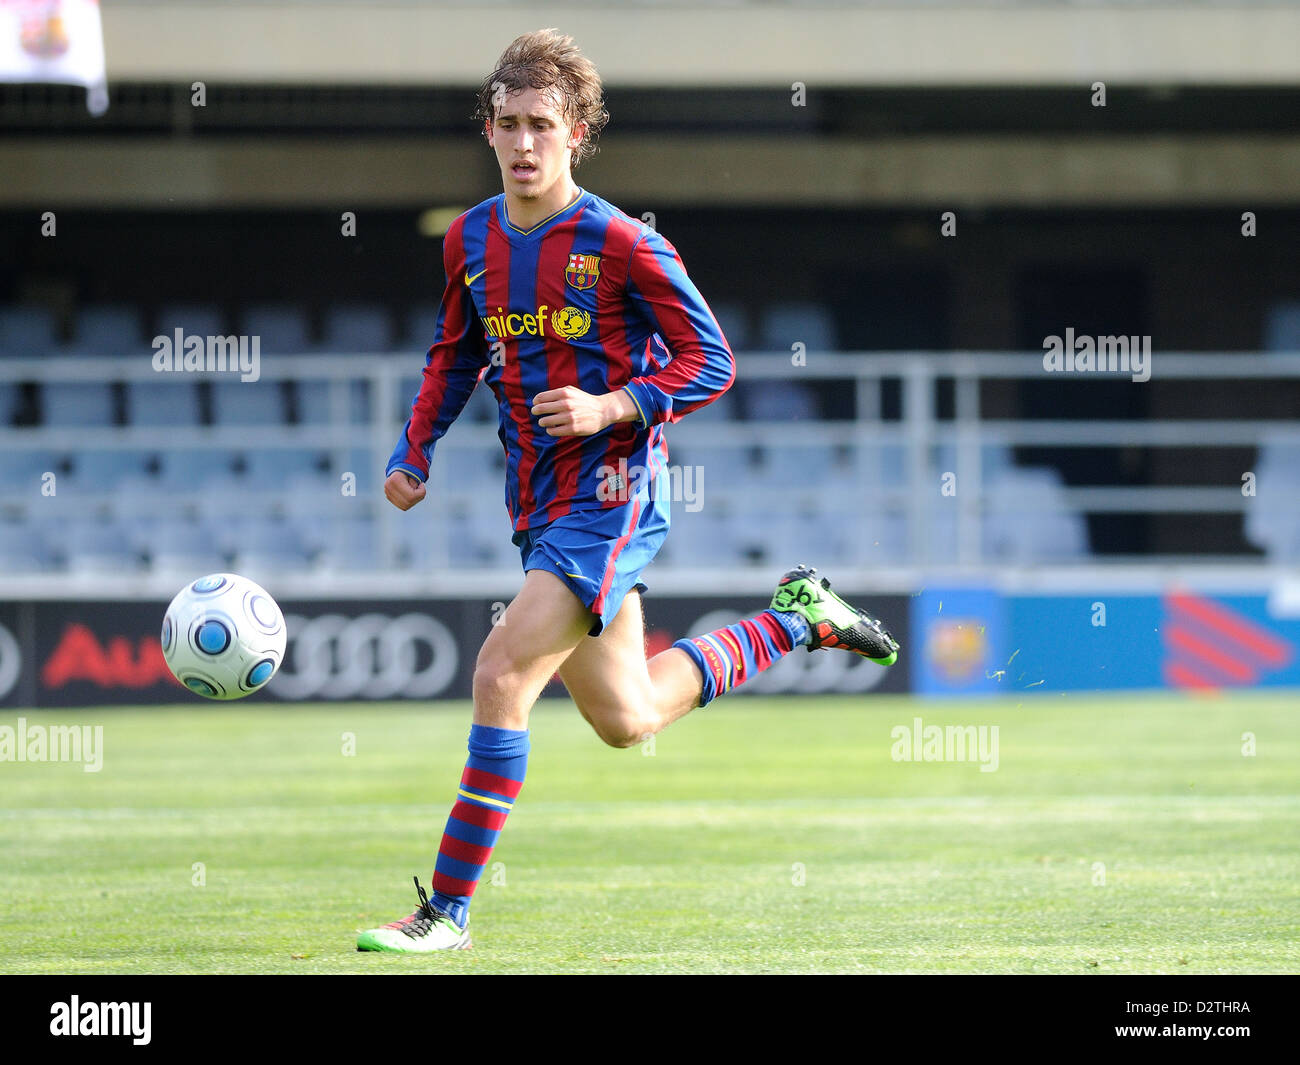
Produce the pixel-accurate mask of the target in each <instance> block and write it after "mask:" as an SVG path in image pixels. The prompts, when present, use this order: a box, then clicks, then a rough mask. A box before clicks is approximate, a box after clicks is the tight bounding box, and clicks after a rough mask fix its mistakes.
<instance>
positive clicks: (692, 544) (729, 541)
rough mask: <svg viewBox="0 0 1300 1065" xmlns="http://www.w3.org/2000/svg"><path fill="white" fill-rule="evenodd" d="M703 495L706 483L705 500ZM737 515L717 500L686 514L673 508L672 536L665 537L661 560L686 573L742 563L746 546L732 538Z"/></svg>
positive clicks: (736, 538) (735, 528) (735, 532)
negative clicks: (692, 570)
mask: <svg viewBox="0 0 1300 1065" xmlns="http://www.w3.org/2000/svg"><path fill="white" fill-rule="evenodd" d="M707 491H708V488H707V482H706V487H705V492H706V498H707ZM738 515H739V512H738V511H736V510H733V508H732V507H731V506H730V505H728V504H725V503H723V502H722V501H721V500H719V499H714V500H712V501H711V502H708V503H706V504H705V506H704V508H703V509H702V510H699V511H695V512H690V513H683V511H682V510H681V509H679V508H677V507H674V508H673V527H672V532H670V533H669V534H668V539H667V541H666V542H665V544H664V548H663V550H662V551H661V553H660V554H661V557H662V558H663V560H664V561H665V562H671V563H672V564H673V565H674V566H681V567H683V568H687V569H703V568H712V567H718V566H735V565H740V564H742V563H745V562H746V561H747V557H746V553H745V547H746V545H745V543H744V542H742V540H740V539H738V537H737V535H736V534H737V531H738V529H737V520H738ZM740 531H742V532H743V529H742V530H740Z"/></svg>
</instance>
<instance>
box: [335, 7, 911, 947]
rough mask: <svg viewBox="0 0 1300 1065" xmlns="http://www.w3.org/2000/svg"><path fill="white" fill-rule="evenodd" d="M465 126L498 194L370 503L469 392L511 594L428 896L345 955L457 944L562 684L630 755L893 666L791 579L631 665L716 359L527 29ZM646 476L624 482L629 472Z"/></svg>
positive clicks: (559, 63)
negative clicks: (794, 658) (496, 176)
mask: <svg viewBox="0 0 1300 1065" xmlns="http://www.w3.org/2000/svg"><path fill="white" fill-rule="evenodd" d="M476 118H479V119H481V120H482V121H483V123H484V132H485V134H486V136H487V140H488V143H489V144H490V145H491V146H492V148H493V150H494V151H495V152H496V156H497V161H498V163H499V164H500V167H501V177H502V182H503V184H504V191H503V193H502V194H501V195H500V196H496V197H493V198H492V199H489V200H485V201H484V202H483V203H481V204H479V205H478V206H477V207H474V208H472V209H471V210H469V211H467V212H466V213H465V214H463V215H461V216H460V217H459V218H457V219H456V221H455V222H453V223H452V225H451V227H450V228H449V229H448V231H447V236H446V240H445V242H444V245H443V261H444V266H445V269H446V272H447V287H446V290H445V291H444V293H443V297H442V306H441V308H440V309H439V312H438V321H437V328H436V331H435V335H434V338H433V345H432V347H431V348H430V350H429V354H428V357H427V360H426V365H425V370H424V381H423V383H422V385H421V388H420V394H419V395H418V396H417V397H416V399H415V402H414V404H413V407H412V411H411V418H410V420H409V421H408V422H407V423H406V427H405V429H404V430H403V433H402V438H401V440H400V441H399V442H398V445H397V449H396V450H395V451H394V452H393V456H392V458H391V459H390V460H389V463H388V470H387V473H388V478H387V481H386V482H385V485H384V494H385V495H386V496H387V498H388V499H389V501H390V502H392V503H393V504H394V505H395V506H397V507H399V508H400V509H402V510H409V509H410V508H411V507H413V506H414V505H415V504H416V503H418V502H420V500H421V499H423V498H424V495H425V485H424V482H425V480H426V479H427V478H428V474H429V462H430V459H431V457H432V454H433V448H434V444H435V443H436V442H437V440H438V439H439V438H441V437H442V435H443V434H444V433H445V432H446V431H447V428H448V426H450V425H451V423H452V422H453V421H454V420H455V418H456V416H457V415H458V414H459V413H460V412H461V410H462V409H463V408H464V406H465V403H466V401H467V400H468V399H469V395H470V392H471V391H472V390H473V389H474V386H475V385H476V383H477V382H478V380H479V378H480V376H481V377H482V379H483V380H484V381H485V382H486V383H487V384H488V386H489V387H490V388H491V389H492V391H493V394H494V395H495V396H496V399H497V404H498V407H499V410H500V418H501V436H502V439H503V441H504V444H505V450H506V505H507V509H508V510H509V513H510V517H511V519H512V521H513V523H514V528H515V534H514V543H515V544H516V545H517V546H518V547H519V551H520V555H521V557H522V560H523V568H524V582H523V587H522V589H521V590H520V592H519V594H518V595H517V596H516V597H515V599H514V600H513V601H512V602H511V603H510V605H509V607H508V608H507V609H506V612H505V615H504V618H503V623H502V624H499V625H496V626H494V627H493V628H492V631H491V632H490V633H489V634H488V637H487V639H486V640H485V641H484V642H483V646H482V648H481V649H480V651H479V654H478V661H477V663H476V664H475V668H474V722H473V725H472V726H471V727H470V735H469V760H468V763H467V764H466V767H465V771H464V773H463V775H462V776H461V779H460V788H459V790H458V793H457V798H456V802H455V805H454V806H453V808H452V811H451V816H450V817H449V818H448V820H447V826H446V830H445V833H444V835H443V837H442V843H441V846H440V847H439V848H438V858H437V862H436V865H435V867H434V874H433V894H432V896H426V894H425V891H424V889H423V888H422V887H421V886H420V882H419V879H418V877H417V878H416V885H415V886H416V891H417V893H418V895H419V899H420V905H419V908H418V909H417V910H416V911H415V912H414V913H413V914H411V915H410V916H409V917H406V918H403V919H402V920H399V921H394V922H393V923H391V924H388V925H385V926H384V927H382V928H375V929H371V930H369V931H367V932H363V933H362V934H361V936H360V938H359V939H358V940H357V949H358V950H385V951H400V952H426V951H434V950H459V949H464V948H467V947H469V946H470V936H469V928H468V922H469V918H468V910H469V904H470V899H471V897H472V895H473V894H474V889H475V887H476V886H477V884H478V881H479V878H480V877H481V876H482V873H483V870H484V868H485V867H486V865H487V863H488V859H489V856H490V855H491V853H492V848H493V846H494V845H495V844H496V841H497V837H498V836H499V835H500V832H501V829H502V827H503V826H504V824H505V821H506V817H507V815H508V814H509V813H510V809H511V807H512V806H513V804H514V802H515V799H516V797H517V796H518V794H519V790H520V788H521V787H522V785H523V782H524V769H525V766H526V764H527V761H528V715H529V711H530V710H531V709H532V706H533V703H534V702H536V700H537V698H538V696H539V695H540V694H541V692H542V689H543V688H544V687H545V686H546V684H547V682H548V681H549V680H550V678H551V677H552V676H553V675H554V674H555V673H556V672H558V673H559V675H560V678H561V679H562V680H563V681H564V684H565V687H566V688H568V690H569V693H570V695H572V697H573V700H574V702H575V703H576V704H577V706H578V710H579V712H580V713H581V714H582V716H583V717H584V718H586V719H587V721H588V722H589V723H590V724H591V727H592V728H593V729H595V731H596V733H597V735H599V736H600V738H601V739H602V740H604V741H605V742H606V743H608V744H610V745H611V746H613V747H630V746H632V745H633V744H635V743H638V742H640V741H641V740H642V739H644V738H645V736H646V735H648V734H650V733H655V732H658V731H659V730H660V729H662V728H664V727H665V726H667V725H669V724H671V723H672V722H673V721H676V720H677V719H678V718H679V717H681V716H682V715H683V714H686V713H688V712H689V711H691V710H692V709H694V708H695V707H697V706H704V705H705V704H706V703H708V702H709V701H710V700H712V699H715V698H717V697H718V696H719V695H722V694H723V693H724V692H726V691H729V690H730V689H731V688H733V687H735V686H736V685H737V684H741V683H743V682H744V681H745V680H747V679H748V678H749V677H751V676H753V675H754V674H755V673H758V672H760V671H761V670H764V669H766V668H767V667H768V666H770V665H772V664H773V663H774V662H776V661H777V660H778V659H780V658H781V657H782V656H783V655H785V654H787V653H789V652H790V651H791V650H793V649H794V648H795V647H797V646H799V645H803V646H805V647H807V648H808V650H809V651H812V650H814V649H817V648H822V647H833V648H843V649H844V650H847V651H850V652H853V653H855V654H859V655H862V656H864V657H866V658H870V659H872V660H873V661H875V662H879V663H880V664H881V665H891V664H893V662H894V661H895V659H896V658H897V657H898V645H897V644H896V643H895V642H894V640H893V638H892V637H891V636H890V635H889V634H888V633H887V632H885V631H884V629H883V628H882V627H881V625H880V623H879V622H877V621H873V620H872V619H871V618H870V617H868V616H867V615H866V614H865V613H863V612H862V611H860V610H857V609H856V608H854V607H852V606H850V605H849V604H848V603H846V602H844V600H842V599H840V598H839V597H838V596H837V595H835V594H834V593H833V592H831V590H830V584H829V582H827V581H826V580H825V579H821V578H818V577H817V575H816V571H815V570H812V569H809V568H807V567H805V566H799V567H798V568H796V569H794V570H791V571H790V572H789V573H787V574H786V575H785V576H784V577H782V578H781V581H780V583H779V584H778V586H777V589H776V594H775V595H774V596H773V598H772V605H771V607H770V608H769V609H768V610H765V611H763V612H762V613H761V614H759V615H757V616H756V617H752V618H749V619H747V620H745V621H741V622H740V623H739V624H736V625H731V626H728V627H726V628H723V629H718V630H717V631H716V632H711V633H707V634H705V635H702V636H695V637H691V638H688V639H684V640H679V641H678V642H677V643H676V644H674V645H673V646H672V647H671V648H669V649H668V650H666V651H664V652H663V653H661V654H658V655H656V656H655V657H654V658H652V659H650V660H649V661H647V660H646V657H645V635H644V620H643V616H642V611H641V595H640V593H641V591H642V590H643V589H644V588H645V585H644V584H642V583H640V575H641V571H642V569H644V568H645V567H646V566H647V565H648V564H649V562H650V560H651V559H653V558H654V556H655V553H656V552H657V551H658V550H659V547H660V545H661V544H662V543H663V541H664V537H665V536H666V535H667V532H668V520H669V507H668V502H669V492H668V490H667V489H668V473H667V458H668V453H667V448H666V445H665V442H664V430H663V426H664V424H665V423H667V422H674V421H677V420H678V419H680V418H681V417H683V416H684V415H687V414H689V413H690V412H691V411H693V410H696V409H698V408H699V407H702V406H704V405H705V404H707V403H711V402H712V401H713V400H715V399H717V398H718V397H719V396H720V395H722V394H723V393H724V392H725V391H726V390H727V389H728V388H729V387H730V386H731V383H732V380H733V379H734V376H735V363H734V360H733V358H732V354H731V350H730V348H728V346H727V342H726V340H725V338H724V337H723V335H722V332H721V331H720V330H719V328H718V323H717V322H716V321H715V320H714V317H713V314H712V312H710V310H709V308H708V305H707V304H706V303H705V302H704V299H703V297H701V296H700V293H699V291H698V290H697V289H696V288H695V285H694V284H693V283H692V282H691V280H690V279H689V278H688V277H687V276H686V271H685V269H684V267H683V266H682V263H681V260H680V259H679V258H678V256H677V252H676V250H675V249H674V248H673V246H672V245H671V244H669V243H668V241H666V240H664V239H663V238H662V237H661V236H659V235H658V234H657V233H655V232H654V230H652V229H650V228H649V227H647V226H645V225H643V224H642V223H640V222H638V221H636V220H634V219H632V218H629V217H628V216H627V215H625V214H623V213H622V212H621V211H619V210H618V209H617V208H615V207H613V206H611V205H610V204H609V203H607V202H605V201H604V200H602V199H600V198H599V197H597V196H593V195H592V194H591V193H589V192H586V191H584V190H583V189H581V188H579V187H578V186H577V185H576V184H574V181H573V177H572V168H573V167H574V166H576V165H577V164H578V163H579V162H580V161H581V159H582V158H584V157H585V156H587V155H589V154H590V153H592V152H593V151H594V150H595V141H596V138H597V137H598V135H599V133H600V130H601V128H602V127H603V126H604V124H605V122H606V121H607V120H608V118H609V115H608V114H607V112H606V111H605V109H604V100H603V92H602V88H601V82H600V77H599V75H598V74H597V73H596V70H595V68H594V67H593V66H592V64H591V63H590V61H588V60H587V59H586V58H585V57H583V56H582V54H581V53H580V52H579V51H578V49H577V47H576V46H575V45H574V43H573V41H572V39H571V38H569V37H565V36H562V35H560V34H558V33H556V32H555V31H554V30H541V31H538V32H536V33H529V34H525V35H524V36H522V37H520V38H518V39H517V40H515V41H514V42H513V43H512V44H511V45H510V46H509V47H508V48H507V49H506V51H505V52H504V53H503V54H502V56H501V58H500V60H499V61H498V64H497V69H496V70H495V71H494V72H493V73H492V74H490V75H489V76H488V77H487V79H486V80H485V81H484V83H483V86H482V88H481V90H480V93H479V106H478V112H477V113H476ZM638 468H639V469H643V470H646V471H649V473H648V475H647V476H646V477H645V478H643V479H638V483H630V482H629V478H628V476H627V473H626V471H628V470H631V469H638Z"/></svg>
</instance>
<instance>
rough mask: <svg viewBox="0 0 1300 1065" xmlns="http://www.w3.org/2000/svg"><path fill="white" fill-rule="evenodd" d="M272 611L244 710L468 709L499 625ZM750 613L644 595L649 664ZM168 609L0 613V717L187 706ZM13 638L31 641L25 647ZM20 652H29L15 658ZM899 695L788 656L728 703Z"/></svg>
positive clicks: (873, 668)
mask: <svg viewBox="0 0 1300 1065" xmlns="http://www.w3.org/2000/svg"><path fill="white" fill-rule="evenodd" d="M871 603H872V607H873V609H876V610H878V611H879V612H880V614H881V615H882V616H883V617H886V618H889V619H891V624H892V626H893V629H894V633H895V635H896V636H897V637H898V638H899V639H900V640H901V641H903V644H904V646H907V642H908V635H907V630H906V628H905V627H903V626H905V623H906V607H907V600H906V599H904V598H902V597H901V596H900V597H892V598H891V597H877V598H876V599H873V600H871ZM280 605H281V608H282V609H283V611H284V614H285V621H286V624H287V627H288V632H289V640H288V646H287V648H286V652H285V660H284V664H283V665H282V666H281V668H280V671H279V673H278V674H277V675H276V677H275V679H274V680H273V681H272V682H271V683H270V684H268V685H267V686H266V688H265V689H263V690H262V691H259V692H257V693H255V694H254V695H252V696H250V697H249V701H250V702H253V701H270V702H311V701H356V702H368V701H376V700H388V699H412V700H439V699H467V698H469V697H470V694H471V690H472V679H473V673H474V661H475V658H476V656H477V654H478V649H479V646H480V645H481V644H482V643H483V640H484V639H486V637H487V635H488V632H489V631H490V630H491V628H492V626H493V625H494V624H508V621H503V614H504V611H505V605H506V604H505V603H504V602H501V601H493V600H488V599H438V600H378V599H375V600H341V601H311V602H308V601H293V600H286V601H284V602H282V603H281V604H280ZM761 605H762V604H761V603H756V602H755V601H753V600H752V599H751V598H749V597H744V596H739V597H736V598H735V599H728V598H725V597H719V596H702V597H674V596H665V597H661V596H650V597H648V598H647V599H646V630H647V631H646V642H647V646H648V649H649V651H650V653H651V654H655V653H657V652H659V651H661V650H663V649H665V648H667V647H670V646H672V644H673V642H674V641H675V640H677V639H679V638H681V637H682V636H687V635H692V634H695V633H700V632H707V631H709V630H710V629H715V628H719V627H721V626H723V625H728V624H731V623H732V622H734V621H736V620H738V619H739V618H741V617H745V616H747V615H750V614H752V613H753V612H754V611H755V610H756V609H758V608H760V607H761ZM166 606H167V604H166V603H165V602H162V601H158V602H134V603H106V602H90V603H78V602H71V601H51V602H38V603H22V604H12V605H11V604H0V705H6V706H41V707H45V706H77V707H80V706H102V705H131V704H153V703H177V702H182V703H184V702H190V701H192V700H195V696H193V695H192V694H191V693H190V692H188V691H186V690H185V689H184V688H182V687H181V686H180V684H179V683H177V681H176V680H175V678H173V677H172V675H171V672H170V670H168V668H167V663H166V662H165V661H164V660H163V656H162V648H161V645H160V643H159V631H160V628H161V624H162V616H163V611H164V610H165V608H166ZM23 612H26V613H27V615H28V616H29V618H30V621H29V622H28V623H27V624H26V626H24V625H23V624H22V623H20V622H21V616H22V614H23ZM895 618H896V619H898V621H897V623H895V622H894V621H893V619H895ZM24 628H26V629H28V630H30V639H27V640H26V641H24V638H23V636H22V633H23V631H24ZM24 642H26V643H27V644H29V645H30V646H29V647H26V648H24V646H23V645H24ZM6 682H7V683H8V685H9V687H8V689H7V694H6V693H5V691H4V688H5V683H6ZM907 689H908V667H907V665H906V659H904V661H903V662H900V663H899V665H897V666H894V667H892V668H890V669H881V668H880V667H879V666H877V665H874V664H873V663H871V662H867V661H865V660H863V659H859V658H857V657H855V656H853V655H848V654H829V653H828V654H815V655H809V654H805V653H803V652H802V651H798V652H796V653H794V654H792V655H788V656H787V657H786V658H785V659H783V660H782V661H781V662H780V663H778V664H777V665H776V666H774V667H773V668H772V669H770V670H768V671H767V672H766V673H763V674H761V675H760V676H758V677H756V678H754V680H752V681H751V682H750V683H748V684H746V685H744V686H743V688H740V689H737V691H739V692H743V693H744V694H745V695H759V694H787V693H805V694H818V693H820V694H827V695H861V694H866V693H868V692H873V691H881V692H886V691H888V692H902V691H906V690H907ZM545 694H547V695H558V696H563V695H564V688H563V686H562V685H560V684H559V683H558V681H555V682H553V683H552V684H551V685H550V686H549V687H548V688H547V690H546V693H545ZM196 705H202V704H201V703H198V702H196Z"/></svg>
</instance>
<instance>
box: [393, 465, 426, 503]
mask: <svg viewBox="0 0 1300 1065" xmlns="http://www.w3.org/2000/svg"><path fill="white" fill-rule="evenodd" d="M424 493H425V487H424V485H423V484H422V483H421V482H419V481H417V480H416V479H415V478H414V477H412V476H411V475H410V474H409V473H407V472H406V471H405V470H394V471H393V472H392V473H390V474H389V475H388V480H386V481H385V482H384V496H385V497H386V498H387V499H388V502H390V503H392V504H393V506H395V507H396V508H397V509H398V510H410V509H411V508H412V507H413V506H415V504H416V503H418V502H419V501H420V500H421V499H423V498H424Z"/></svg>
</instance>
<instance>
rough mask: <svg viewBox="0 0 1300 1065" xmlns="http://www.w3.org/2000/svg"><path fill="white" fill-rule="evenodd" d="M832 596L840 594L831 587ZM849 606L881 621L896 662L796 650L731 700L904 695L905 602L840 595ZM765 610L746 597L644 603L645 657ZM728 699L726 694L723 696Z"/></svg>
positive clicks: (650, 598)
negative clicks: (859, 607)
mask: <svg viewBox="0 0 1300 1065" xmlns="http://www.w3.org/2000/svg"><path fill="white" fill-rule="evenodd" d="M835 590H836V592H837V593H840V589H839V588H838V587H837V588H836V589H835ZM841 594H843V595H844V598H846V599H847V600H848V601H849V602H850V603H861V604H865V607H864V608H865V609H869V610H870V611H871V612H872V616H873V617H878V618H881V619H882V620H883V621H884V623H885V627H886V628H887V629H889V631H890V632H891V633H893V635H894V638H895V639H896V640H898V642H899V644H900V645H901V646H902V650H901V651H900V652H899V656H898V661H897V662H896V663H895V664H894V665H892V666H889V667H888V668H882V667H880V666H878V665H876V664H875V663H874V662H869V661H867V660H866V659H865V658H860V657H859V656H857V655H855V654H850V653H848V652H846V651H835V650H827V651H818V652H816V653H814V654H809V653H808V652H807V651H806V650H804V649H803V648H802V647H798V648H795V650H794V651H793V652H792V653H791V654H788V655H786V656H785V657H784V658H783V659H781V661H780V662H778V663H776V665H774V666H772V667H771V668H770V669H767V670H765V671H764V672H762V673H760V674H758V675H757V676H755V677H751V678H750V679H749V680H747V681H746V682H745V683H744V684H742V685H741V686H740V687H738V688H736V689H734V691H735V693H737V694H745V695H864V694H866V693H867V692H894V693H896V692H906V691H909V690H910V684H909V680H910V671H909V669H908V654H909V652H910V650H911V648H910V647H909V643H910V641H909V639H908V615H909V610H910V600H909V599H908V597H906V596H902V595H879V596H872V595H871V594H870V593H866V594H863V595H856V594H852V593H850V592H848V591H844V592H843V593H841ZM766 605H767V601H766V598H765V597H750V596H746V595H733V596H720V595H705V596H657V595H655V594H654V593H653V591H651V592H650V593H648V594H647V595H646V597H645V614H646V642H647V650H648V651H649V653H650V654H655V653H657V652H659V651H662V650H663V649H664V648H665V647H669V646H671V645H672V643H673V641H674V640H678V639H681V638H682V637H683V636H698V635H699V634H700V633H703V632H710V631H712V630H713V629H717V628H721V627H722V626H724V625H730V624H733V623H735V622H736V621H739V620H740V619H741V618H745V617H753V615H754V614H756V613H758V612H759V611H760V610H762V609H763V607H764V606H766ZM728 697H730V694H729V695H728Z"/></svg>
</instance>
